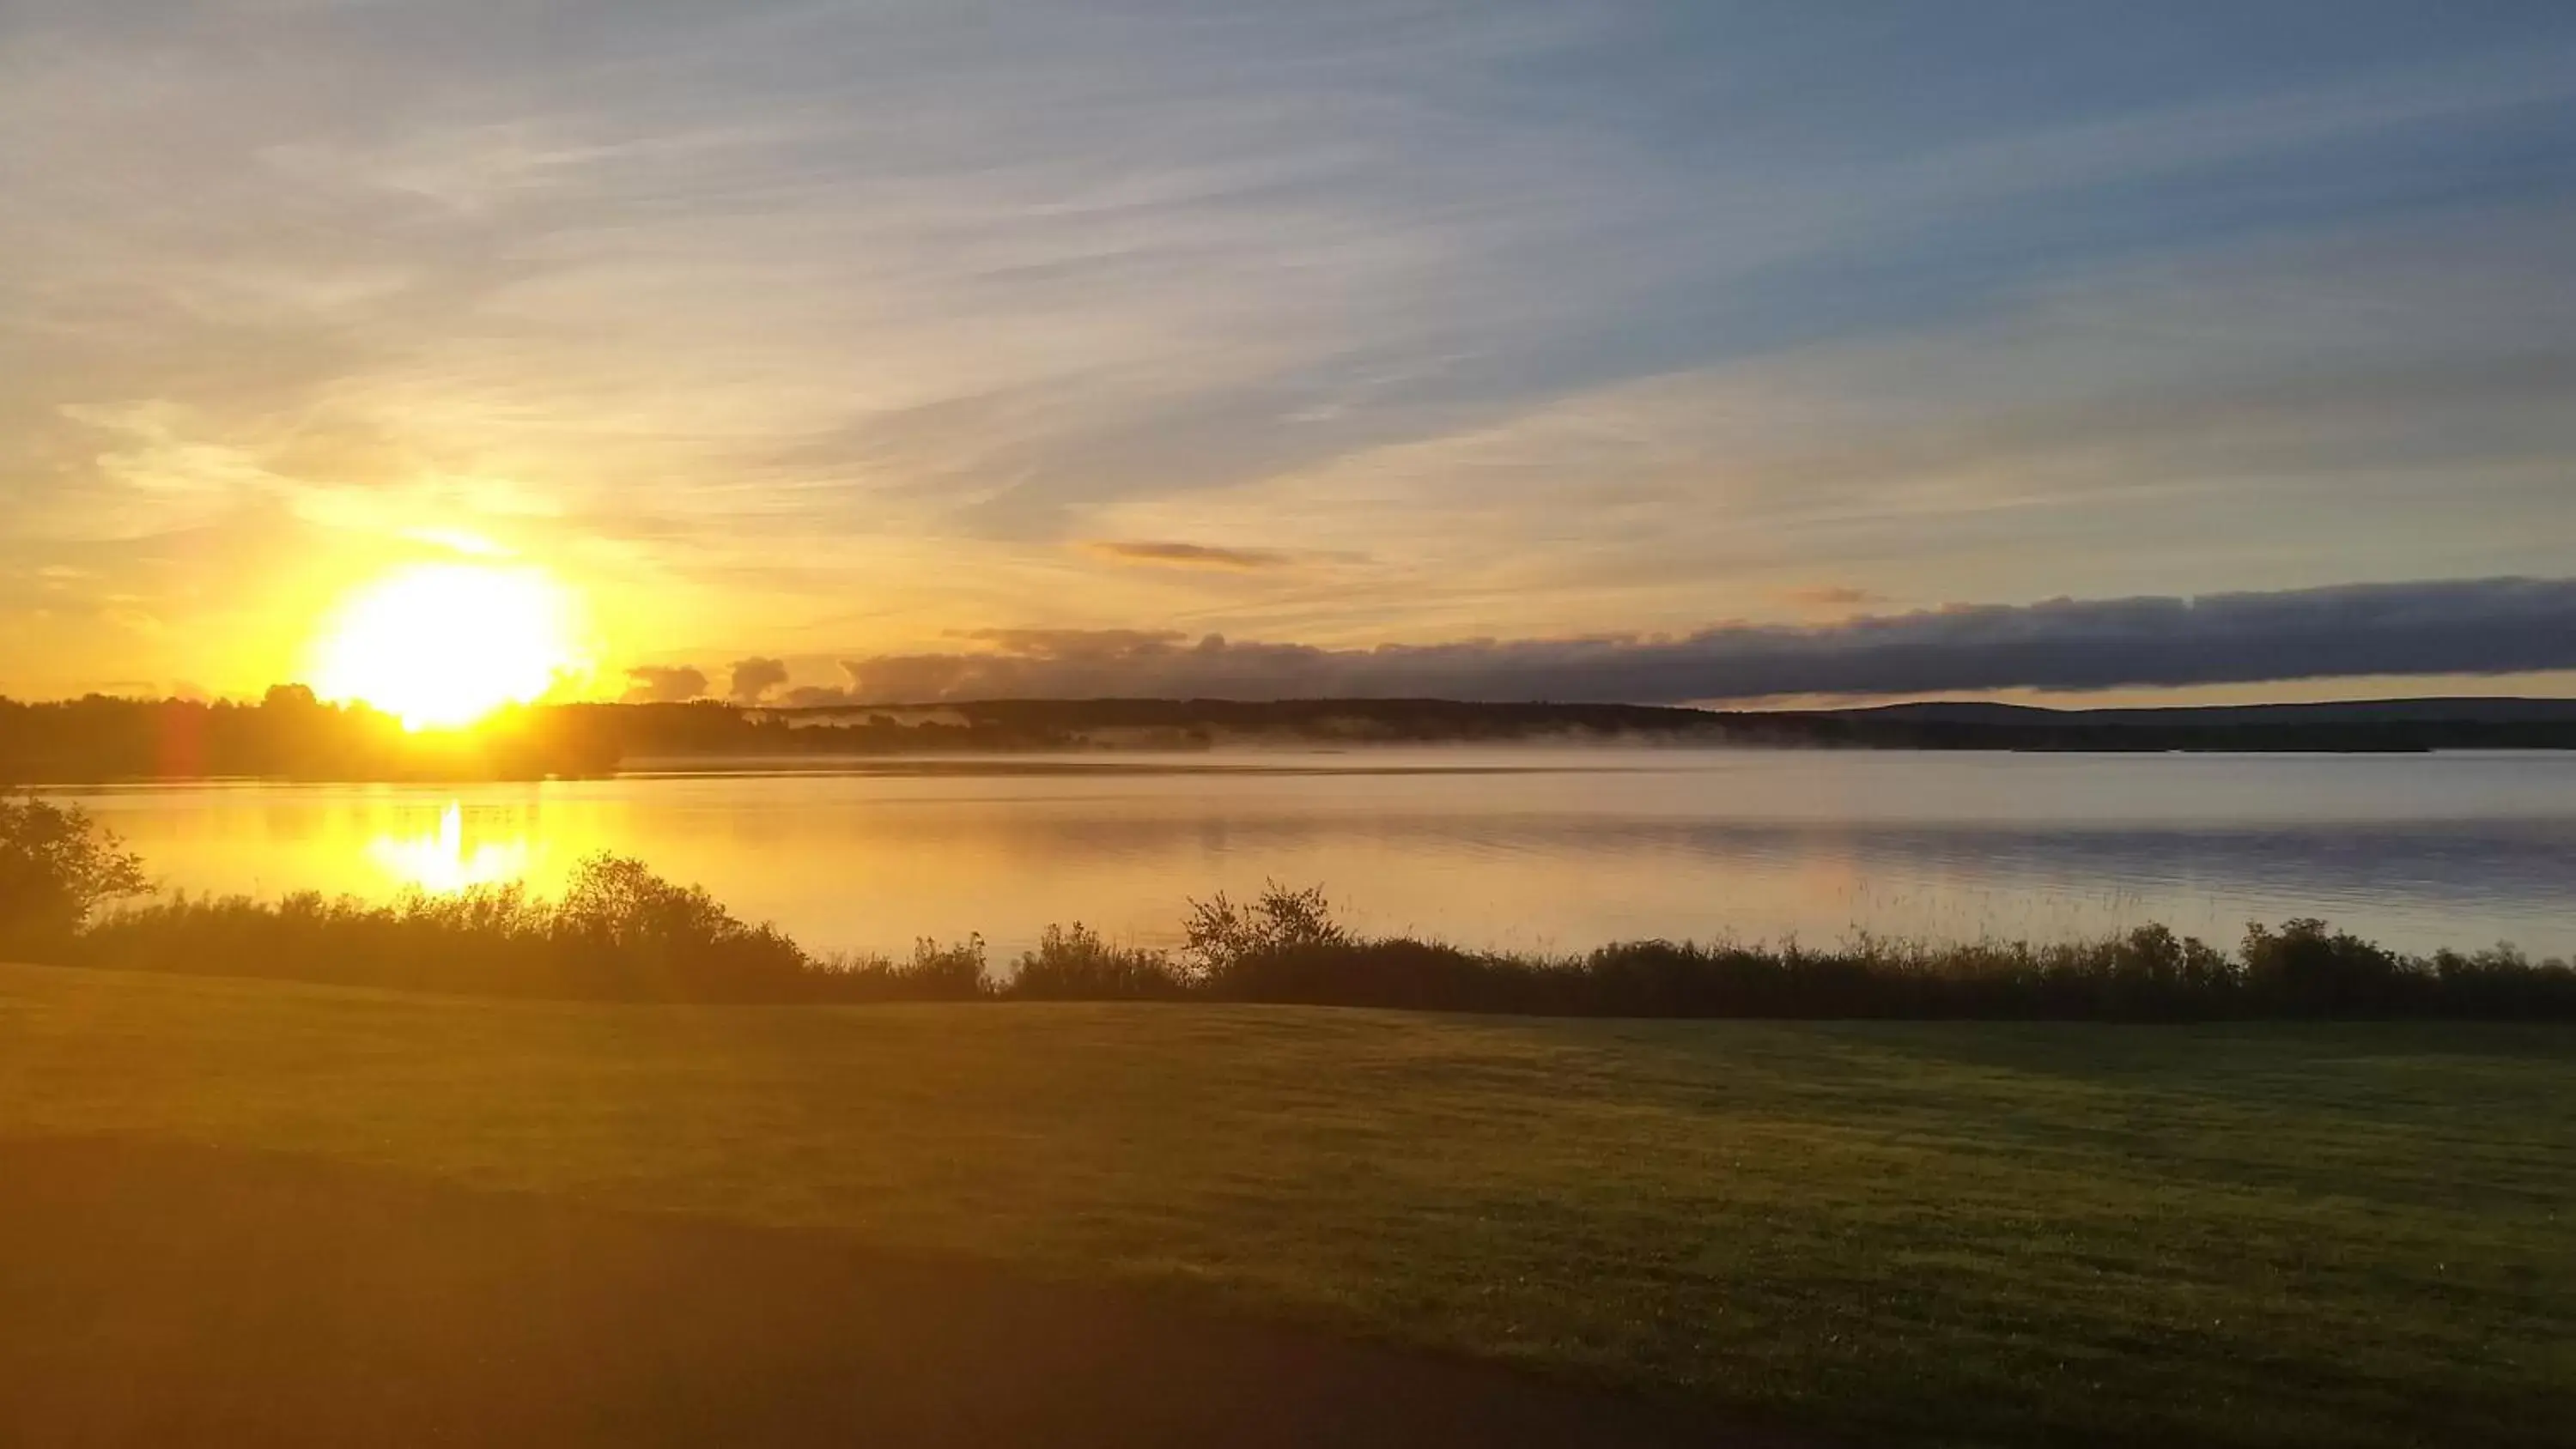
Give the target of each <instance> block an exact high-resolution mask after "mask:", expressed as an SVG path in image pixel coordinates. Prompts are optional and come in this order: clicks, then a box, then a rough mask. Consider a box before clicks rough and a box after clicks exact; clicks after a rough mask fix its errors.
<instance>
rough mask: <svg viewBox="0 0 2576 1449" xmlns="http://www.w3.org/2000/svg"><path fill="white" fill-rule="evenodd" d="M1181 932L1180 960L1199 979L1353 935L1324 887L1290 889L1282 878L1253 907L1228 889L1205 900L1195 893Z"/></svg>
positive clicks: (1332, 943) (1265, 889)
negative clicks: (1336, 917) (1257, 959)
mask: <svg viewBox="0 0 2576 1449" xmlns="http://www.w3.org/2000/svg"><path fill="white" fill-rule="evenodd" d="M1181 933H1182V945H1181V959H1182V960H1183V961H1184V962H1185V963H1187V966H1188V968H1189V972H1190V975H1191V976H1193V977H1194V978H1200V979H1204V978H1208V977H1214V976H1222V975H1224V974H1225V973H1227V972H1228V971H1231V970H1233V969H1235V968H1236V967H1237V966H1239V965H1241V964H1242V963H1244V962H1246V961H1248V960H1251V959H1252V958H1254V957H1258V956H1265V955H1273V954H1276V953H1279V952H1282V951H1300V950H1313V949H1315V948H1318V947H1331V946H1339V945H1341V944H1343V943H1344V942H1346V941H1347V940H1348V939H1349V934H1348V933H1347V932H1345V931H1344V930H1343V929H1342V927H1341V924H1340V923H1339V922H1337V921H1335V920H1334V919H1333V912H1332V904H1331V903H1330V902H1329V901H1327V900H1325V899H1324V888H1323V887H1322V886H1308V887H1306V888H1305V889H1304V890H1290V889H1289V888H1287V887H1286V886H1283V885H1281V884H1279V883H1278V882H1277V881H1270V882H1268V883H1266V884H1264V885H1263V886H1262V888H1261V896H1260V899H1258V900H1256V901H1254V902H1253V903H1252V904H1251V905H1249V906H1238V905H1236V904H1235V903H1234V902H1233V901H1231V900H1229V899H1227V898H1226V894H1225V892H1223V891H1219V892H1217V893H1216V894H1215V895H1213V896H1210V897H1209V898H1208V899H1206V900H1200V899H1198V898H1197V897H1195V896H1193V897H1191V898H1190V914H1189V919H1188V920H1187V921H1185V922H1183V923H1182V927H1181Z"/></svg>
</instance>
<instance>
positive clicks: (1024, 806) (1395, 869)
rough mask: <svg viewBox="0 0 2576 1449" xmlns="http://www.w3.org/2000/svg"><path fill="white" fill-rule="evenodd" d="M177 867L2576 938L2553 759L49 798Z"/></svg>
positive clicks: (764, 893) (781, 908) (337, 883)
mask: <svg viewBox="0 0 2576 1449" xmlns="http://www.w3.org/2000/svg"><path fill="white" fill-rule="evenodd" d="M62 793H64V794H66V795H70V796H73V797H76V798H78V799H79V800H80V801H81V803H83V804H84V805H86V806H87V807H88V808H89V809H91V810H92V811H93V812H95V813H97V814H98V815H100V816H102V817H103V818H105V819H106V820H107V821H108V822H109V823H111V824H112V825H113V826H114V828H115V829H116V830H117V831H119V832H120V833H121V834H123V835H124V836H125V837H126V838H127V840H128V841H130V842H131V843H132V844H133V845H134V846H135V847H136V848H137V849H138V850H140V851H141V852H142V853H143V855H144V857H145V860H146V862H147V864H148V865H149V866H150V868H151V869H152V871H153V873H154V875H155V877H156V878H157V879H158V880H159V881H160V882H161V883H162V884H164V885H166V886H170V887H180V888H185V889H188V890H191V891H248V892H253V893H259V894H275V893H280V892H284V891H287V890H293V889H302V888H317V889H321V890H325V891H330V892H348V893H354V894H358V895H364V896H371V897H383V896H389V895H392V894H394V893H396V892H398V891H400V890H403V889H405V888H408V887H415V886H417V887H424V888H427V889H430V890H454V889H458V888H461V887H463V886H467V885H472V884H476V883H480V882H487V881H496V880H504V879H511V878H524V879H526V880H528V881H529V882H530V883H531V884H532V885H533V886H535V887H537V888H538V889H540V890H551V889H553V888H554V887H556V886H557V885H559V884H560V883H561V882H562V880H563V878H564V876H565V874H566V872H567V871H568V870H569V869H570V867H571V866H572V865H573V864H574V863H575V862H576V861H578V860H579V859H580V858H581V857H582V856H583V855H585V854H587V853H589V852H592V851H596V850H614V851H619V852H623V853H628V854H633V855H638V856H641V857H643V858H644V859H645V860H647V861H648V862H650V863H651V864H652V865H653V866H654V867H655V868H657V869H659V870H661V871H662V872H663V873H665V874H667V875H670V876H673V877H675V878H678V879H682V880H688V881H696V882H699V883H702V884H704V885H705V886H707V887H708V888H709V889H710V890H712V891H714V892H715V893H716V895H717V896H718V897H719V898H720V899H722V900H724V901H725V902H727V903H728V904H730V905H732V906H733V907H734V908H735V909H736V910H737V911H739V912H740V913H742V914H744V915H747V916H751V917H754V918H766V919H770V920H774V921H776V922H778V923H779V924H780V925H781V926H784V927H786V928H787V929H788V930H789V931H790V932H791V933H793V934H794V935H795V936H796V937H797V938H798V939H799V940H801V941H803V942H805V943H806V944H807V945H808V946H809V947H812V948H815V949H818V950H828V949H900V948H903V947H906V946H908V945H909V943H910V942H911V941H912V939H913V938H914V937H916V936H920V935H932V936H938V937H941V938H953V937H958V936H962V935H964V934H966V933H967V932H969V931H980V932H982V933H983V934H984V936H985V937H986V939H987V940H988V941H990V942H991V943H992V944H993V946H994V947H995V949H996V951H997V953H1005V954H1006V953H1009V952H1012V951H1015V950H1017V949H1018V948H1019V947H1021V946H1023V945H1025V944H1027V943H1028V942H1030V941H1031V940H1032V939H1033V938H1034V937H1035V936H1036V934H1037V932H1038V930H1039V928H1040V927H1042V926H1043V925H1045V924H1046V923H1047V922H1050V921H1071V920H1077V919H1079V920H1082V921H1085V922H1088V923H1090V924H1092V925H1094V926H1097V927H1099V928H1100V929H1101V930H1103V931H1104V932H1106V933H1108V934H1110V935H1112V936H1113V937H1118V938H1123V939H1127V940H1132V941H1138V942H1144V943H1152V944H1161V943H1166V942H1168V941H1170V940H1171V939H1172V938H1173V937H1174V935H1175V934H1176V924H1177V922H1178V920H1179V918H1180V916H1181V914H1182V911H1183V909H1184V906H1185V902H1186V899H1187V898H1188V897H1190V896H1192V895H1204V894H1207V893H1208V892H1211V891H1215V890H1220V889H1222V890H1228V891H1233V892H1236V893H1238V894H1239V893H1242V892H1245V891H1248V890H1253V889H1257V888H1258V887H1259V886H1260V884H1261V883H1262V881H1263V880H1264V879H1265V878H1276V879H1278V880H1281V881H1284V882H1289V883H1293V884H1307V883H1315V882H1320V883H1322V884H1323V885H1324V886H1325V887H1326V888H1327V890H1328V891H1329V892H1330V893H1331V894H1332V896H1333V897H1334V899H1335V900H1336V901H1338V902H1340V903H1341V904H1342V905H1343V907H1344V910H1345V914H1346V915H1348V916H1349V917H1350V918H1351V919H1353V920H1354V921H1355V922H1356V923H1358V924H1360V925H1362V926H1364V927H1367V928H1370V929H1377V930H1416V931H1422V932H1426V933H1429V934H1432V935H1436V936H1440V937H1443V938H1446V939H1450V940H1456V941H1460V942H1465V943H1470V944H1476V945H1493V946H1508V947H1518V948H1525V949H1578V948H1582V947H1585V946H1589V945H1593V944H1596V943H1599V942H1601V941H1605V940H1610V939H1614V938H1622V937H1637V936H1658V935H1659V936H1691V937H1701V938H1707V937H1715V936H1721V935H1732V936H1735V937H1737V938H1741V939H1748V940H1750V939H1763V940H1775V941H1776V940H1780V939H1783V938H1787V937H1796V938H1798V939H1801V940H1805V941H1807V942H1810V943H1815V944H1823V943H1829V942H1832V941H1836V940H1840V939H1842V938H1844V937H1846V936H1848V935H1850V934H1851V933H1852V932H1854V931H1870V932H1877V933H1882V934H1895V935H1906V936H1924V937H1939V938H1963V937H1978V936H1989V935H2002V936H2047V937H2054V936H2066V935H2072V934H2079V933H2083V934H2089V933H2094V932H2098V931H2102V930H2106V929H2114V928H2119V927H2124V926H2127V925H2132V924H2135V923H2137V922H2140V921H2145V920H2161V921H2164V922H2167V923H2168V924H2170V925H2172V926H2174V927H2175V928H2176V929H2178V930H2183V931H2188V932H2194V933H2198V934H2201V935H2203V936H2207V937H2209V938H2212V939H2215V940H2223V941H2229V942H2232V941H2233V940H2234V939H2235V937H2236V936H2237V934H2238V933H2239V932H2241V931H2242V929H2243V927H2244V923H2245V921H2246V920H2247V919H2249V918H2260V919H2265V920H2273V921H2277V920H2280V919H2282V918H2284V917H2287V916H2291V915H2307V914H2313V915H2322V916H2325V917H2327V918H2328V919H2330V920H2333V921H2335V922H2336V923H2338V924H2340V925H2345V926H2348V927H2351V928H2353V929H2356V930H2359V931H2361V932H2363V933H2365V934H2368V935H2371V936H2374V937H2376V938H2378V939H2380V940H2382V941H2384V942H2387V943H2388V944H2390V945H2395V946H2401V947H2405V948H2409V949H2426V948H2430V947H2432V946H2436V945H2445V944H2450V945H2478V944H2486V943H2490V942H2494V941H2496V940H2499V939H2505V940H2511V941H2514V942H2517V943H2519V944H2520V945H2522V946H2524V947H2526V948H2527V949H2531V950H2534V951H2537V952H2543V953H2553V954H2564V953H2567V952H2569V951H2570V950H2571V949H2576V912H2571V910H2570V908H2569V907H2570V893H2571V887H2576V755H2544V754H2502V753H2498V754H2445V755H2419V756H2382V757H2373V756H2284V755H2265V756H2223V755H2121V756H2101V755H2092V756H2079V755H2006V754H1914V753H1900V752H1868V753H1862V752H1821V751H1649V750H1635V751H1630V750H1574V749H1559V750H1535V749H1521V750H1465V749H1454V750H1422V751H1410V750H1408V751H1394V750H1365V751H1351V752H1325V751H1317V752H1311V753H1303V752H1301V753H1289V752H1262V753H1251V752H1246V753H1241V754H1215V755H1191V756H1169V757H1167V756H1138V755H1122V756H1089V757H1059V758H1037V759H1032V758H1029V757H1016V758H1006V759H983V760H973V759H957V760H936V761H922V760H907V761H900V762H888V763H886V764H885V765H884V766H882V767H880V768H862V769H857V770H846V771H834V772H830V773H823V772H810V773H794V774H727V775H716V774H701V775H685V776H628V777H623V778H619V779H614V780H592V781H568V782H548V783H543V784H518V785H482V786H469V787H463V788H455V787H422V786H392V785H372V786H352V785H283V784H265V783H261V784H247V783H245V784H205V785H186V786H148V787H117V788H107V789H93V790H76V791H65V792H62Z"/></svg>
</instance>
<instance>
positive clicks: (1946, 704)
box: [1826, 696, 2576, 726]
mask: <svg viewBox="0 0 2576 1449" xmlns="http://www.w3.org/2000/svg"><path fill="white" fill-rule="evenodd" d="M1826 713H1830V714H1833V715H1835V716H1837V717H1841V718H1850V719H1890V720H1938V721H1946V722H1951V723H1958V724H1993V725H2024V726H2027V725H2037V724H2105V725H2239V724H2259V725H2318V724H2336V725H2344V724H2427V723H2444V724H2566V723H2570V722H2576V699H2517V698H2511V697H2496V698H2488V697H2480V696H2463V697H2454V698H2441V699H2354V700H2338V701H2333V702H2329V703H2318V704H2224V705H2184V706H2163V707H2159V708H2154V709H2046V708H2041V707H2039V706H2035V705H2026V704H1990V703H1986V702H1983V701H1975V700H1962V701H1936V702H1930V703H1924V704H1888V705H1878V706H1875V707H1872V708H1867V709H1842V710H1830V711H1826Z"/></svg>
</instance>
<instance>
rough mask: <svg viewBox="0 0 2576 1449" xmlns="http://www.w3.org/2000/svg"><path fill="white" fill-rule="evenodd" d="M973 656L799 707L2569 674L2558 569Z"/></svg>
mask: <svg viewBox="0 0 2576 1449" xmlns="http://www.w3.org/2000/svg"><path fill="white" fill-rule="evenodd" d="M987 637H988V638H989V639H990V641H991V642H992V643H993V644H995V646H996V648H995V650H994V651H993V652H989V653H977V654H968V653H951V654H911V655H887V656H879V657H875V658H868V659H852V660H846V661H844V662H843V664H842V668H843V669H844V670H845V671H846V672H847V673H848V675H849V677H850V686H849V687H848V688H847V689H845V690H841V691H838V692H837V693H836V694H832V693H827V692H822V691H811V692H809V693H808V694H807V696H806V697H807V699H808V701H809V702H812V703H830V702H845V703H852V704H894V703H932V702H938V701H943V700H964V699H996V698H1103V697H1178V698H1218V699H1275V698H1317V697H1348V698H1389V697H1398V698H1401V697H1438V698H1446V699H1472V700H1498V701H1499V700H1558V701H1577V700H1581V701H1620V702H1628V703H1640V704H1652V703H1681V702H1688V701H1718V700H1739V699H1759V698H1767V697H1773V696H1781V695H1898V694H1934V693H1942V692H1948V691H1955V690H1992V689H2042V690H2084V689H2110V688H2118V687H2171V686H2190V685H2213V684H2240V683H2254V682H2265V681H2278V680H2295V679H2317V678H2332V677H2338V676H2359V675H2382V676H2403V675H2429V674H2511V673H2522V672H2529V671H2540V670H2551V669H2565V668H2570V667H2576V579H2524V578H2498V579H2462V580H2449V581H2439V582H2427V583H2401V584H2362V585H2347V586H2341V587H2335V588H2321V589H2297V590H2287V591H2281V592H2273V593H2233V594H2211V595H2204V596H2201V597H2199V598H2192V599H2183V598H2130V599H2098V600H2077V599H2056V600H2051V601H2048V602H2046V603H2040V604H2030V605H2020V606H2013V605H1985V606H1954V607H1950V608H1945V609H1939V610H1929V611H1924V612H1918V613H1910V614H1896V615H1877V616H1870V617H1865V618H1858V619H1851V620H1846V621H1843V622H1840V623H1834V624H1823V625H1811V626H1804V627H1799V626H1763V625H1727V626H1722V627H1718V628H1714V629H1708V630H1703V631H1701V632H1699V633H1695V634H1691V635H1687V636H1684V637H1680V638H1656V639H1636V638H1594V639H1520V640H1475V641H1469V642H1462V643H1456V644H1437V645H1387V646H1383V647H1379V648H1375V649H1325V648H1318V647H1315V646H1312V645H1305V644H1293V643H1263V642H1246V643H1235V642H1232V641H1229V640H1227V639H1226V638H1224V637H1223V636H1221V635H1214V634H1211V635H1207V636H1205V637H1203V638H1200V639H1197V640H1196V641H1192V640H1191V639H1190V638H1189V637H1188V636H1187V635H1186V634H1183V633H1181V632H1179V631H1169V630H1167V631H1139V630H1107V631H1099V632H1096V633H1094V632H1085V631H1074V630H1034V631H992V632H991V633H990V634H989V635H988V636H987Z"/></svg>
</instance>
